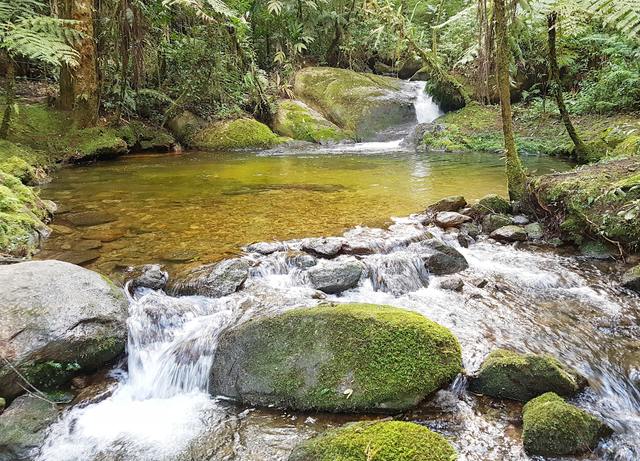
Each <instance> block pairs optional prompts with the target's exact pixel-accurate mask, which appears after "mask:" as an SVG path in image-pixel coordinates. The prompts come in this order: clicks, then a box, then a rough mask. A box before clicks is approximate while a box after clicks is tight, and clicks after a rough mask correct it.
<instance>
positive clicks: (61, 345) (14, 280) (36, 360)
mask: <svg viewBox="0 0 640 461" xmlns="http://www.w3.org/2000/svg"><path fill="white" fill-rule="evenodd" d="M0 287H2V290H0V309H1V312H2V322H0V352H1V353H2V355H3V356H4V357H6V358H7V359H8V360H9V361H10V362H11V363H12V365H13V366H14V367H15V368H17V369H18V370H19V371H20V373H21V374H22V375H23V376H24V377H26V378H27V379H28V380H29V382H30V383H31V384H33V385H35V386H36V387H38V388H44V389H49V388H55V387H57V386H59V385H61V384H63V383H64V382H66V381H68V380H69V379H71V378H72V377H73V376H74V375H75V374H77V373H78V372H82V371H92V370H95V369H96V368H98V367H100V366H102V365H103V364H105V363H106V362H108V361H110V360H112V359H113V358H115V357H116V356H117V355H118V354H120V353H121V352H122V351H123V349H124V344H125V341H126V337H127V328H126V325H125V320H126V317H127V302H126V299H125V297H124V295H123V293H122V290H120V289H119V288H117V287H116V286H115V285H113V284H112V283H111V282H110V281H108V280H107V279H106V278H105V277H103V276H101V275H99V274H97V273H95V272H92V271H90V270H87V269H83V268H81V267H78V266H74V265H73V264H68V263H65V262H62V261H29V262H24V263H19V264H12V265H9V266H0ZM20 384H23V383H21V382H20V379H19V378H18V377H17V376H16V374H15V372H14V371H12V369H11V368H10V367H8V366H7V365H6V364H5V363H0V395H2V396H4V397H8V398H12V397H14V396H16V395H18V394H20V393H22V392H23V389H22V387H21V386H20Z"/></svg>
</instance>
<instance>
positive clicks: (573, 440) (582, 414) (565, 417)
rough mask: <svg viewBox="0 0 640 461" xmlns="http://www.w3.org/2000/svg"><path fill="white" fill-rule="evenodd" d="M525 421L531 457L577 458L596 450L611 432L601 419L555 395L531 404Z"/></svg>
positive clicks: (524, 434)
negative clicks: (581, 454) (601, 439)
mask: <svg viewBox="0 0 640 461" xmlns="http://www.w3.org/2000/svg"><path fill="white" fill-rule="evenodd" d="M522 420H523V426H522V440H523V442H524V449H525V451H526V452H527V453H528V454H530V455H541V456H562V455H577V454H580V453H584V452H586V451H589V450H592V449H594V448H595V447H596V445H597V443H598V440H599V439H600V438H602V437H605V436H608V435H610V434H611V432H612V431H611V429H609V428H608V427H607V426H606V425H605V424H604V423H603V422H602V421H600V420H599V419H598V418H596V417H595V416H593V415H591V414H589V413H587V412H586V411H584V410H581V409H580V408H578V407H576V406H574V405H571V404H569V403H567V402H565V400H564V399H563V398H562V397H560V396H558V395H557V394H555V393H553V392H548V393H546V394H543V395H541V396H539V397H536V398H535V399H533V400H531V401H529V402H528V403H527V404H526V405H525V406H524V408H523V415H522Z"/></svg>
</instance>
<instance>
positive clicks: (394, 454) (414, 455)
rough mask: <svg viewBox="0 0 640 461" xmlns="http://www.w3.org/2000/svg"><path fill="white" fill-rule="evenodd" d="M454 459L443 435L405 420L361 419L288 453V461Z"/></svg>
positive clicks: (303, 443)
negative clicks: (361, 420)
mask: <svg viewBox="0 0 640 461" xmlns="http://www.w3.org/2000/svg"><path fill="white" fill-rule="evenodd" d="M372 453H374V455H373V457H372ZM456 459H457V453H456V451H455V450H454V448H453V447H452V446H451V445H450V444H449V442H447V440H446V439H445V438H444V437H443V436H441V435H440V434H437V433H435V432H432V431H430V430H429V429H427V428H426V427H424V426H421V425H419V424H416V423H410V422H405V421H363V422H358V423H352V424H348V425H346V426H343V427H339V428H337V429H331V430H328V431H326V432H324V433H323V434H320V435H319V436H317V437H314V438H312V439H310V440H307V441H305V442H302V443H301V444H300V445H298V446H297V447H296V448H295V449H294V450H293V452H292V453H291V455H290V456H289V461H328V460H332V461H333V460H340V461H369V460H375V461H455V460H456Z"/></svg>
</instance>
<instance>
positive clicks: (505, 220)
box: [482, 213, 511, 234]
mask: <svg viewBox="0 0 640 461" xmlns="http://www.w3.org/2000/svg"><path fill="white" fill-rule="evenodd" d="M510 225H511V217H510V216H507V215H505V214H495V213H491V214H488V215H486V216H485V217H484V218H483V219H482V230H483V231H484V232H486V233H487V234H490V233H491V232H493V231H494V230H496V229H499V228H501V227H504V226H510Z"/></svg>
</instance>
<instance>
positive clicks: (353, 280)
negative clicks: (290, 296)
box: [306, 260, 363, 294]
mask: <svg viewBox="0 0 640 461" xmlns="http://www.w3.org/2000/svg"><path fill="white" fill-rule="evenodd" d="M362 269H363V268H362V264H360V263H359V262H357V261H352V260H335V261H327V262H324V263H323V264H319V265H315V266H313V267H311V268H310V269H309V270H308V271H307V272H306V274H307V278H308V280H309V283H310V285H311V286H312V287H313V288H315V289H316V290H320V291H323V292H325V293H329V294H335V293H341V292H343V291H345V290H349V289H351V288H354V287H355V286H357V285H358V282H359V281H360V277H361V276H362Z"/></svg>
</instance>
